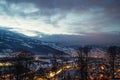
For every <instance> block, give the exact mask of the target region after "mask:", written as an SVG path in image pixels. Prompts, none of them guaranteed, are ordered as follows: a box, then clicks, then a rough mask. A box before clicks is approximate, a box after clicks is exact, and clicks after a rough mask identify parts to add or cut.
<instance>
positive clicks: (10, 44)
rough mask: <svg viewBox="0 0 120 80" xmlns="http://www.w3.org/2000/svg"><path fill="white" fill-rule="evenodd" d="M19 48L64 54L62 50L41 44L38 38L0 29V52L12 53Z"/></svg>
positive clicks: (40, 52)
mask: <svg viewBox="0 0 120 80" xmlns="http://www.w3.org/2000/svg"><path fill="white" fill-rule="evenodd" d="M21 50H27V51H31V52H32V53H34V54H42V55H47V54H65V53H64V52H62V51H59V50H56V49H54V48H51V47H49V46H47V45H43V44H41V41H40V40H37V39H33V38H30V37H27V36H25V35H22V34H18V33H15V32H12V31H9V30H7V29H2V28H1V29H0V53H13V52H18V51H21Z"/></svg>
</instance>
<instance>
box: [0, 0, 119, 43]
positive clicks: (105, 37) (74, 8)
mask: <svg viewBox="0 0 120 80" xmlns="http://www.w3.org/2000/svg"><path fill="white" fill-rule="evenodd" d="M0 27H5V28H9V30H11V31H16V32H18V33H22V34H24V35H27V36H30V37H36V36H39V37H40V38H43V39H45V38H46V39H47V38H48V39H51V38H52V39H51V40H53V39H54V40H58V39H59V40H61V41H62V40H63V41H64V40H66V41H68V40H69V39H70V40H71V41H70V42H72V41H73V42H74V41H78V42H83V43H94V42H95V43H113V44H114V43H115V44H120V0H0ZM40 34H45V35H48V36H49V37H48V36H47V37H44V36H43V35H40ZM56 35H57V36H56ZM58 36H60V37H59V38H57V37H58ZM61 36H62V38H61ZM88 39H89V40H88Z"/></svg>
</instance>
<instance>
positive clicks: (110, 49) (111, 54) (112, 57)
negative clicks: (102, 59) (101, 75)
mask: <svg viewBox="0 0 120 80" xmlns="http://www.w3.org/2000/svg"><path fill="white" fill-rule="evenodd" d="M117 50H118V47H117V46H110V47H108V50H107V52H108V55H109V57H110V65H111V68H112V69H111V73H112V78H113V79H114V78H115V75H114V68H115V57H116V55H117V54H118V51H117Z"/></svg>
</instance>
